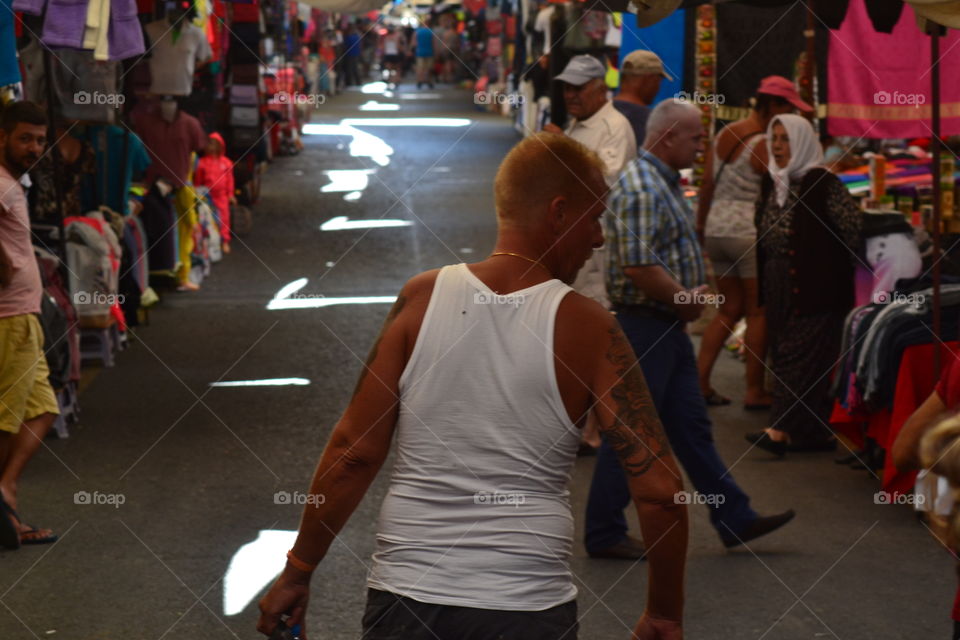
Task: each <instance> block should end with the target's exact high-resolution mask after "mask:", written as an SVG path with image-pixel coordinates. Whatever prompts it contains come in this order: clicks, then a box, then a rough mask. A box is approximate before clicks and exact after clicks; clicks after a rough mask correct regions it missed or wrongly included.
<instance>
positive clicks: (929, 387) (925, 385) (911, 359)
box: [830, 342, 960, 494]
mask: <svg viewBox="0 0 960 640" xmlns="http://www.w3.org/2000/svg"><path fill="white" fill-rule="evenodd" d="M935 348H938V349H941V354H940V362H941V366H943V364H946V363H948V360H947V359H948V358H953V357H954V356H953V355H951V353H956V352H960V342H948V343H946V347H944V346H942V345H939V344H937V345H934V344H918V345H913V346H911V347H907V348H906V349H904V351H903V358H901V360H900V369H899V371H898V372H897V386H896V390H895V391H894V394H893V409H892V410H884V411H880V412H877V413H873V414H869V415H852V414H850V413H849V412H847V411H846V410H845V409H844V408H843V407H841V406H840V405H839V404H835V405H834V409H833V415H832V416H831V417H830V426H831V427H832V428H833V429H834V431H836V432H837V433H840V434H842V435H844V436H846V437H848V438H849V439H850V440H852V441H853V442H854V443H855V444H857V445H862V444H863V437H862V434H861V432H860V428H861V426H862V424H863V423H864V422H867V425H868V426H867V434H866V435H867V436H869V437H871V438H873V439H874V440H876V442H877V444H878V445H879V446H881V447H883V449H885V450H886V460H885V461H884V466H883V490H884V491H886V492H888V493H891V494H895V493H910V492H912V491H913V483H914V481H915V480H916V477H917V473H916V472H915V471H908V472H906V473H901V472H899V471H897V469H896V467H895V466H894V465H893V460H892V459H891V456H890V451H891V449H892V448H893V442H894V441H895V440H896V439H897V436H898V435H899V434H900V430H901V429H903V425H904V424H905V423H906V422H907V419H908V418H909V417H910V416H911V415H912V414H913V412H914V411H916V410H917V408H918V407H919V406H920V405H921V404H923V402H924V401H925V400H926V399H927V398H928V397H929V396H930V394H931V393H932V392H933V390H934V387H935V386H936V384H937V381H938V376H937V375H936V374H935V373H934V371H933V354H934V349H935Z"/></svg>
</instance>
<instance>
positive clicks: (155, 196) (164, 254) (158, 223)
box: [140, 181, 177, 273]
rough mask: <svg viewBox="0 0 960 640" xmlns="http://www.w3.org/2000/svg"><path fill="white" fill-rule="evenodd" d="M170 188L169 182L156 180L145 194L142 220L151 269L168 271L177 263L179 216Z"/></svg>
mask: <svg viewBox="0 0 960 640" xmlns="http://www.w3.org/2000/svg"><path fill="white" fill-rule="evenodd" d="M169 190H170V187H169V185H167V184H166V183H162V182H161V181H157V182H155V183H154V184H153V185H152V186H151V187H150V190H149V191H148V192H147V195H145V196H144V198H143V210H142V211H141V212H140V221H141V222H142V223H143V230H144V235H145V237H146V241H147V260H148V262H149V266H150V271H151V272H160V273H169V272H171V271H173V270H174V269H175V268H176V266H177V231H176V226H177V216H176V213H175V212H174V209H173V204H172V202H171V198H170V196H169Z"/></svg>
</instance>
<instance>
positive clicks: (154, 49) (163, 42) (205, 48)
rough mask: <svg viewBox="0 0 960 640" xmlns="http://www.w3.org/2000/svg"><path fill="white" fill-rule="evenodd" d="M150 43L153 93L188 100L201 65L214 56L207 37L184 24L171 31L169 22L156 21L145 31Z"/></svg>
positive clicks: (193, 27)
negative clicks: (185, 97)
mask: <svg viewBox="0 0 960 640" xmlns="http://www.w3.org/2000/svg"><path fill="white" fill-rule="evenodd" d="M144 29H145V30H146V32H147V37H148V38H149V39H150V46H151V49H150V75H151V77H152V82H151V83H150V93H154V94H156V95H161V96H188V95H190V92H191V91H192V89H193V72H194V69H195V67H196V64H197V63H204V62H206V61H208V60H210V58H211V57H212V56H213V51H212V50H211V49H210V44H209V43H208V42H207V36H206V34H205V33H204V32H203V30H202V29H200V28H199V27H197V26H195V25H193V24H191V23H189V22H187V21H186V20H183V21H181V22H179V23H178V24H177V26H176V27H171V25H170V22H169V21H168V20H156V21H154V22H151V23H149V24H148V25H146V26H145V27H144Z"/></svg>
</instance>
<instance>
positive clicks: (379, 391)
mask: <svg viewBox="0 0 960 640" xmlns="http://www.w3.org/2000/svg"><path fill="white" fill-rule="evenodd" d="M606 191H607V187H606V183H605V182H604V179H603V166H602V164H601V163H600V160H599V158H597V156H596V155H595V154H594V153H592V152H591V151H588V150H587V149H586V148H585V147H583V146H582V145H580V144H579V143H578V142H576V141H574V140H571V139H570V138H568V137H564V136H560V135H556V134H549V133H543V134H538V135H536V136H531V137H529V138H526V139H525V140H523V141H522V142H520V143H519V144H518V145H517V146H516V147H515V148H514V149H513V150H512V151H511V152H510V153H509V154H508V155H507V157H506V158H505V160H504V161H503V163H502V164H501V166H500V170H499V172H498V174H497V177H496V180H495V183H494V192H495V201H496V207H497V217H498V221H499V233H498V237H497V243H496V247H495V249H494V251H493V253H492V254H491V256H490V257H488V258H487V259H485V260H483V261H481V262H478V263H474V264H470V265H466V264H461V265H452V266H448V267H445V268H443V269H440V270H433V271H428V272H426V273H422V274H420V275H417V276H415V277H414V278H412V279H411V280H410V281H409V282H407V284H406V285H405V286H404V287H403V289H402V291H401V292H400V295H399V296H398V298H397V302H396V304H395V305H394V307H393V309H392V310H391V311H390V314H389V315H388V316H387V319H386V322H385V324H384V327H383V330H382V331H381V334H380V337H379V338H378V339H377V342H376V344H375V345H374V347H373V349H372V351H371V353H370V356H369V358H368V360H367V363H366V365H365V367H364V370H363V372H362V374H361V376H360V380H359V382H358V383H357V387H356V390H355V392H354V396H353V399H352V400H351V402H350V404H349V406H348V407H347V410H346V412H345V413H344V415H343V417H342V418H341V419H340V421H339V422H338V423H337V425H336V427H335V428H334V431H333V435H332V436H331V438H330V442H329V443H328V445H327V448H326V450H325V451H324V454H323V456H322V458H321V460H320V463H319V465H318V466H317V470H316V474H315V476H314V479H313V483H312V485H311V488H310V492H311V494H319V495H323V496H325V500H323V501H319V500H318V501H313V503H312V504H309V503H308V506H307V507H306V508H305V510H304V514H303V519H302V521H301V525H300V531H299V535H298V537H297V541H296V543H295V544H294V546H293V548H292V549H291V550H290V552H289V553H288V555H287V558H288V562H287V565H286V567H285V568H284V570H283V572H282V573H281V575H280V577H279V578H278V580H277V582H276V584H274V586H273V587H272V588H271V590H270V591H269V593H268V594H267V595H266V596H265V597H264V598H263V600H262V601H261V602H260V609H261V617H260V622H259V624H258V627H257V628H258V630H259V631H261V632H262V633H265V634H270V633H271V632H272V631H273V630H274V628H275V627H276V625H277V623H278V621H279V620H280V619H281V617H282V616H289V619H287V621H286V622H287V624H288V625H290V626H292V625H293V624H298V623H302V622H303V620H304V617H305V612H306V608H307V605H308V601H309V584H310V578H311V575H312V573H313V571H314V569H315V568H316V566H317V565H318V564H319V563H320V561H321V560H322V559H323V557H324V555H325V554H326V552H327V550H328V548H329V546H330V544H331V542H332V541H333V540H334V538H335V537H336V535H337V533H338V532H339V531H340V530H341V528H342V527H343V526H344V524H345V523H346V521H347V519H348V518H349V517H350V514H351V513H352V512H353V510H354V509H355V508H356V506H357V505H358V503H359V502H360V500H361V499H362V498H363V496H364V494H365V493H366V491H367V489H368V487H369V486H370V483H371V482H372V481H373V479H374V477H375V476H376V474H377V472H378V471H379V469H380V467H381V466H382V465H383V463H384V461H385V460H386V458H387V456H388V454H389V453H390V448H391V442H393V440H394V437H396V442H397V452H396V461H395V464H394V468H393V473H392V476H391V481H390V487H389V489H388V492H387V496H386V497H385V499H384V502H383V506H382V508H381V513H380V520H379V523H378V527H377V550H376V552H375V554H374V556H373V562H372V566H371V569H370V573H369V576H368V586H369V593H368V601H367V609H366V613H365V615H364V619H363V627H364V631H363V638H364V639H365V640H385V639H387V638H399V637H402V638H404V640H420V639H421V638H422V639H424V640H427V639H429V640H462V639H463V638H466V637H469V638H471V639H479V640H486V639H487V638H489V639H491V640H493V639H494V638H501V639H504V640H561V639H563V640H573V639H575V638H576V637H577V629H578V625H577V614H576V594H577V591H576V587H575V586H574V584H573V580H572V575H571V574H570V570H569V565H568V560H569V556H570V552H571V548H572V543H573V516H572V514H571V512H570V505H569V495H568V492H567V489H566V485H567V482H568V481H569V477H570V470H571V467H572V464H573V461H574V458H575V455H576V449H577V446H578V444H579V440H580V438H579V429H581V428H582V427H583V425H584V424H585V422H586V419H587V416H588V415H590V414H591V413H593V414H594V415H595V416H596V420H597V422H598V424H599V425H600V429H601V432H602V433H603V434H604V436H605V438H606V439H607V441H608V442H609V443H611V445H612V446H613V448H614V449H615V450H616V452H617V453H618V455H619V458H620V461H621V464H622V465H623V468H624V470H625V471H626V474H627V476H628V479H629V485H630V491H631V494H632V496H633V500H634V503H635V505H636V508H637V512H638V515H639V519H640V524H641V529H642V532H643V537H644V539H645V540H646V542H647V545H648V551H647V558H648V560H649V563H648V568H649V582H648V584H649V589H648V592H647V598H646V602H645V603H644V602H642V601H641V600H640V599H639V598H638V599H637V602H636V609H635V612H634V615H635V616H636V618H639V620H638V622H637V623H636V627H635V630H634V633H635V637H636V638H640V639H641V640H680V639H681V638H682V626H681V621H682V615H683V582H684V564H685V559H686V548H687V528H688V525H687V513H686V508H685V506H684V505H683V504H678V502H680V501H677V500H676V499H675V495H676V494H677V492H678V491H681V490H682V486H683V485H682V481H681V475H680V471H679V469H678V467H677V464H676V462H675V461H674V459H673V455H672V453H671V452H670V448H669V445H668V444H667V440H666V436H665V435H664V432H663V428H662V426H661V424H660V420H659V418H658V417H657V415H656V411H655V410H654V408H653V403H652V401H651V399H650V394H649V391H648V389H647V386H646V383H645V381H644V378H643V375H642V373H641V370H640V368H639V366H638V365H637V360H636V356H635V355H634V352H633V349H632V348H631V346H630V343H629V342H628V341H627V339H626V337H625V336H624V335H623V333H622V332H621V330H620V328H619V325H618V324H617V321H616V319H615V318H614V317H613V316H612V315H611V314H610V313H609V312H607V311H606V310H604V309H603V307H601V306H600V305H599V304H598V303H596V302H594V301H593V300H590V299H588V298H586V297H584V296H582V295H580V294H578V293H576V292H574V291H573V290H572V289H571V288H570V286H569V284H570V283H571V282H573V280H574V279H575V277H576V275H577V272H578V271H579V269H580V268H581V266H583V263H584V262H585V261H586V260H587V258H589V257H590V255H591V254H592V252H593V249H594V248H595V247H598V246H600V245H601V244H602V243H603V232H602V229H601V223H600V220H601V216H602V214H603V212H604V210H605V209H606V205H605V198H606Z"/></svg>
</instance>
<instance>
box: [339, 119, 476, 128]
mask: <svg viewBox="0 0 960 640" xmlns="http://www.w3.org/2000/svg"><path fill="white" fill-rule="evenodd" d="M340 124H342V125H345V126H348V127H465V126H467V125H469V124H470V119H469V118H344V119H343V120H341V121H340Z"/></svg>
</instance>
